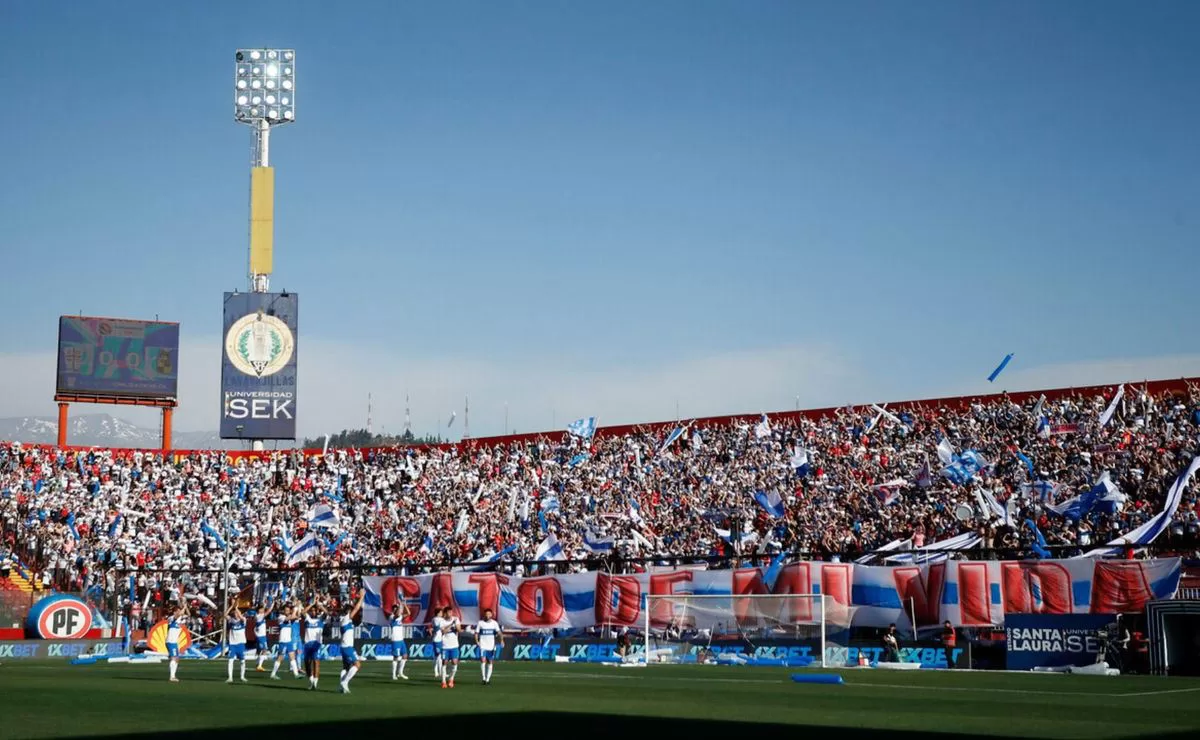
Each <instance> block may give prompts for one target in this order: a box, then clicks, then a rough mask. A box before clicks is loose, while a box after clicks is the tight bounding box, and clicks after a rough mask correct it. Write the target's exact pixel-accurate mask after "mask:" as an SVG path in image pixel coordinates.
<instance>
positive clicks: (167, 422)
mask: <svg viewBox="0 0 1200 740" xmlns="http://www.w3.org/2000/svg"><path fill="white" fill-rule="evenodd" d="M174 410H175V409H173V408H171V407H170V406H164V407H163V418H162V432H163V436H162V448H163V452H166V451H168V450H170V449H171V412H173V411H174Z"/></svg>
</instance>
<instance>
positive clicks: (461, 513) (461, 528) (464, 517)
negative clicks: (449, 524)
mask: <svg viewBox="0 0 1200 740" xmlns="http://www.w3.org/2000/svg"><path fill="white" fill-rule="evenodd" d="M470 522H471V515H470V514H469V513H468V512H467V510H466V509H459V510H458V524H456V525H455V526H454V536H455V537H458V536H459V535H461V534H462V533H463V532H466V531H467V525H468V524H469V523H470Z"/></svg>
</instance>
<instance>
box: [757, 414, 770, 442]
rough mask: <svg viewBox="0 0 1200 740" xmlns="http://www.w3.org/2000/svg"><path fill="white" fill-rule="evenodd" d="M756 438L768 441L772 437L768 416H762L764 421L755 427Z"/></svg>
mask: <svg viewBox="0 0 1200 740" xmlns="http://www.w3.org/2000/svg"><path fill="white" fill-rule="evenodd" d="M754 436H755V437H758V438H759V439H766V438H767V437H770V436H771V420H770V419H768V418H767V415H766V414H763V415H762V420H761V421H759V422H758V423H757V424H755V425H754Z"/></svg>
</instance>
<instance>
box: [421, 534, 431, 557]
mask: <svg viewBox="0 0 1200 740" xmlns="http://www.w3.org/2000/svg"><path fill="white" fill-rule="evenodd" d="M421 552H423V553H427V554H428V553H431V552H433V530H432V529H430V530H427V531H426V532H425V539H423V540H421Z"/></svg>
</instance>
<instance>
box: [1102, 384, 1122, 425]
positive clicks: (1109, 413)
mask: <svg viewBox="0 0 1200 740" xmlns="http://www.w3.org/2000/svg"><path fill="white" fill-rule="evenodd" d="M1124 397H1125V386H1123V385H1122V386H1120V387H1119V388H1117V395H1115V396H1113V400H1112V402H1111V403H1109V404H1108V408H1106V409H1104V413H1103V414H1100V426H1101V427H1106V426H1108V422H1110V421H1112V418H1113V414H1115V413H1117V404H1118V403H1120V402H1121V399H1122V398H1124Z"/></svg>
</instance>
